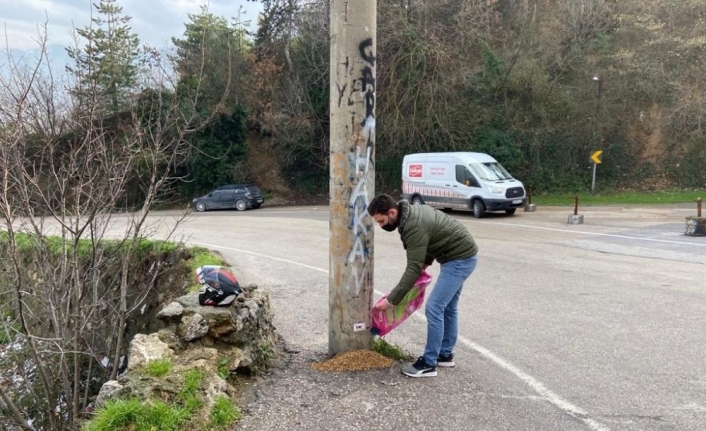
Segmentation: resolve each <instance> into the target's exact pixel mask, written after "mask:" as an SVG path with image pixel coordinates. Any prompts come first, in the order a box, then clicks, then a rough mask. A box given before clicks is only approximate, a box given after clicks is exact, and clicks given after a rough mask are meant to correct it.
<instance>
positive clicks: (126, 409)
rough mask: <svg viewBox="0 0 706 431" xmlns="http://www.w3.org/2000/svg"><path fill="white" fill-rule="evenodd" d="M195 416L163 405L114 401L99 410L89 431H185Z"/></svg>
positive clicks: (88, 426) (86, 430)
mask: <svg viewBox="0 0 706 431" xmlns="http://www.w3.org/2000/svg"><path fill="white" fill-rule="evenodd" d="M190 417H191V412H189V411H187V410H186V409H184V408H179V407H174V406H171V405H169V404H167V403H164V402H162V401H149V402H143V401H140V400H138V399H136V398H131V399H127V400H114V401H109V402H107V403H106V405H105V406H104V407H101V408H100V409H98V411H97V413H96V417H95V418H94V419H93V420H92V421H90V422H88V423H87V424H86V426H85V427H84V430H85V431H123V430H134V431H153V430H164V431H178V430H181V429H184V427H185V426H186V424H187V423H188V421H189V419H190Z"/></svg>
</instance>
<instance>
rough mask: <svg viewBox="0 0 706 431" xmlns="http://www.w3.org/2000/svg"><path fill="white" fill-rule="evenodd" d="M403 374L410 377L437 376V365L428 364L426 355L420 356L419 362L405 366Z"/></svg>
mask: <svg viewBox="0 0 706 431" xmlns="http://www.w3.org/2000/svg"><path fill="white" fill-rule="evenodd" d="M402 374H404V375H406V376H409V377H436V367H432V366H430V365H427V363H426V362H424V356H420V357H419V359H417V362H415V363H413V364H409V365H407V366H406V367H404V368H403V369H402Z"/></svg>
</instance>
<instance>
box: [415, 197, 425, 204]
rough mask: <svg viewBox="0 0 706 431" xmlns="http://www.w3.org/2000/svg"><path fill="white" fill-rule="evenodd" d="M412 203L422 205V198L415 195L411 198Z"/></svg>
mask: <svg viewBox="0 0 706 431" xmlns="http://www.w3.org/2000/svg"><path fill="white" fill-rule="evenodd" d="M412 205H424V199H422V197H421V196H415V197H413V198H412Z"/></svg>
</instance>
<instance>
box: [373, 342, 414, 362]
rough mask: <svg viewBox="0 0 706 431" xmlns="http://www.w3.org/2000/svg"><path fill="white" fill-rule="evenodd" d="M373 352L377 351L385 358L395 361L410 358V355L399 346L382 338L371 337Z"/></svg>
mask: <svg viewBox="0 0 706 431" xmlns="http://www.w3.org/2000/svg"><path fill="white" fill-rule="evenodd" d="M372 350H373V352H377V353H379V354H381V355H382V356H385V357H386V358H390V359H394V360H396V361H409V360H410V359H412V355H410V354H409V353H407V352H405V351H404V350H402V349H401V348H400V347H398V346H395V345H394V344H390V343H388V342H387V341H385V340H383V339H382V338H379V337H375V338H373V347H372Z"/></svg>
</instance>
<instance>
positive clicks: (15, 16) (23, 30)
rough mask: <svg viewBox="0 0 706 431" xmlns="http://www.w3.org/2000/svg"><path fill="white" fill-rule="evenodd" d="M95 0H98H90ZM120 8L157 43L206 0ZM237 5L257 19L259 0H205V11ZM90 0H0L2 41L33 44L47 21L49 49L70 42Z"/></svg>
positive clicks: (227, 10)
mask: <svg viewBox="0 0 706 431" xmlns="http://www.w3.org/2000/svg"><path fill="white" fill-rule="evenodd" d="M95 1H96V2H97V1H98V0H95ZM117 4H118V5H119V6H122V8H123V13H124V14H126V15H129V16H131V17H132V21H131V26H132V28H133V30H134V31H135V33H137V35H138V36H139V37H140V42H141V43H142V44H146V45H150V46H152V47H155V48H158V49H161V48H165V47H167V46H168V45H170V43H171V38H172V37H173V36H176V37H178V36H181V35H182V34H183V33H184V23H186V21H187V20H188V16H187V14H189V13H198V12H199V10H200V9H199V8H200V6H201V5H204V4H207V1H206V0H118V1H117ZM241 6H242V8H243V11H244V12H245V14H244V15H243V20H250V21H251V29H253V30H254V29H255V26H256V25H257V15H258V13H259V12H260V11H261V10H262V4H261V3H260V2H252V1H246V0H210V2H208V7H209V11H210V12H212V13H213V14H215V15H220V16H223V17H225V18H227V19H228V20H229V21H230V19H231V18H232V17H234V16H237V15H238V10H239V9H240V7H241ZM91 8H92V6H91V1H90V0H0V25H2V33H3V43H2V45H3V46H4V45H6V44H7V45H9V47H10V48H11V49H13V50H30V49H35V48H37V43H36V39H37V26H38V25H41V24H43V23H44V22H45V21H48V34H49V44H50V45H51V46H52V48H55V49H52V51H56V48H59V47H61V48H62V49H63V47H65V46H67V45H71V43H72V37H71V32H72V29H73V28H74V27H75V28H82V27H84V26H86V25H88V24H89V23H90V20H91Z"/></svg>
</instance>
